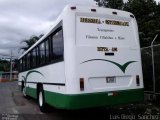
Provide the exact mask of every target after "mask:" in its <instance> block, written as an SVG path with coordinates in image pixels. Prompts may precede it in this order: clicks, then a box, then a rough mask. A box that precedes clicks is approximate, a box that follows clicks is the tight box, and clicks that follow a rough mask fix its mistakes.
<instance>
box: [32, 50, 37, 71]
mask: <svg viewBox="0 0 160 120" xmlns="http://www.w3.org/2000/svg"><path fill="white" fill-rule="evenodd" d="M36 61H37V60H36V48H34V49H33V50H32V68H35V67H36V63H37V62H36Z"/></svg>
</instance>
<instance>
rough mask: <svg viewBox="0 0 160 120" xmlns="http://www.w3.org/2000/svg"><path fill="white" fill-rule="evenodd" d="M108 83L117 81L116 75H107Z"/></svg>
mask: <svg viewBox="0 0 160 120" xmlns="http://www.w3.org/2000/svg"><path fill="white" fill-rule="evenodd" d="M106 83H116V78H115V77H106Z"/></svg>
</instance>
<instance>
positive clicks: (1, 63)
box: [0, 59, 10, 71]
mask: <svg viewBox="0 0 160 120" xmlns="http://www.w3.org/2000/svg"><path fill="white" fill-rule="evenodd" d="M9 69H10V62H9V61H7V60H1V59H0V71H9Z"/></svg>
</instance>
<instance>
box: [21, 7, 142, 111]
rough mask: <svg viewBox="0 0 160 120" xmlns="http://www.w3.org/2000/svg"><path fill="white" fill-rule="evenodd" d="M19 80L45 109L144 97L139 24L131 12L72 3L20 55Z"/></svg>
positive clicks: (26, 91)
mask: <svg viewBox="0 0 160 120" xmlns="http://www.w3.org/2000/svg"><path fill="white" fill-rule="evenodd" d="M19 71H20V72H19V81H18V85H19V88H20V89H21V91H22V93H23V95H24V96H30V97H33V98H35V99H37V101H38V104H39V107H40V110H41V111H42V112H43V111H45V110H46V105H47V104H48V105H50V106H53V107H55V108H57V109H68V110H71V109H72V110H73V109H83V108H92V107H105V106H110V105H118V104H128V103H135V102H141V101H143V98H144V96H143V76H142V64H141V53H140V44H139V36H138V28H137V23H136V19H135V17H134V15H133V14H132V13H129V12H125V11H121V10H116V9H109V8H100V7H95V6H94V7H93V6H73V5H67V6H66V7H65V8H64V10H63V12H62V13H61V15H60V16H59V17H58V19H57V20H56V21H55V23H54V25H53V26H52V28H51V29H50V30H49V31H48V32H47V33H46V34H45V35H44V36H43V37H42V38H41V39H40V40H38V41H37V42H36V43H35V44H34V45H33V46H32V47H31V48H29V49H28V50H27V51H26V52H25V53H23V54H22V55H21V56H20V57H19Z"/></svg>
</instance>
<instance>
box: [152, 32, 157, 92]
mask: <svg viewBox="0 0 160 120" xmlns="http://www.w3.org/2000/svg"><path fill="white" fill-rule="evenodd" d="M157 37H158V34H157V35H156V36H155V37H154V39H153V41H152V43H151V50H152V72H153V91H154V94H155V92H156V80H155V66H154V50H153V43H154V41H155V40H156V38H157Z"/></svg>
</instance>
